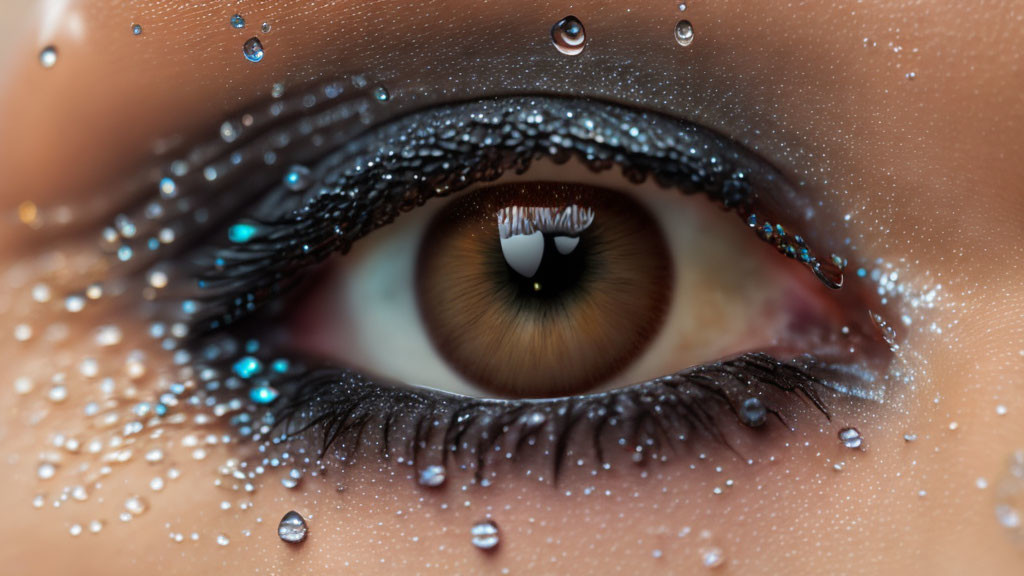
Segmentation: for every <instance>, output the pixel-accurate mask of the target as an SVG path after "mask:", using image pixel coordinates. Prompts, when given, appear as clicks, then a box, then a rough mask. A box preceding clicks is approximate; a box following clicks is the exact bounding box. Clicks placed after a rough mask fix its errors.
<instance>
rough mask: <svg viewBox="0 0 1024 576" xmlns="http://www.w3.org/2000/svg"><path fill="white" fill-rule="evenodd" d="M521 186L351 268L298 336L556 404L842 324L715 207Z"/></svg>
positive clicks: (424, 216)
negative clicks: (557, 399) (562, 399)
mask: <svg viewBox="0 0 1024 576" xmlns="http://www.w3.org/2000/svg"><path fill="white" fill-rule="evenodd" d="M537 177H551V178H561V180H562V181H561V182H558V181H537V180H535V178H537ZM509 179H510V178H503V179H502V180H503V181H505V180H509ZM511 179H513V180H515V181H516V182H514V183H510V184H497V185H485V186H482V187H479V188H476V189H474V190H472V191H468V192H463V193H460V194H459V195H458V196H456V197H452V198H446V199H438V200H434V201H432V202H431V203H429V204H427V205H425V206H423V207H422V208H419V209H417V210H416V211H414V212H411V213H409V214H403V215H402V216H401V217H400V218H399V219H397V220H396V222H395V223H394V224H393V225H392V226H390V227H387V228H385V229H382V230H381V231H380V232H378V233H375V234H374V235H373V236H372V237H369V238H367V239H366V240H365V241H361V242H359V243H358V244H357V245H356V246H355V247H354V249H353V250H352V252H350V253H349V254H346V255H345V256H344V257H341V258H337V259H334V260H333V262H332V264H331V267H330V269H329V271H328V272H327V274H326V275H325V277H323V278H321V279H318V280H317V285H316V286H315V287H314V289H313V290H312V293H313V294H315V295H314V296H313V297H312V298H311V299H309V300H307V302H308V304H306V305H304V306H302V307H301V308H300V310H299V311H298V316H297V318H298V320H297V322H296V324H295V325H294V333H293V335H292V338H293V339H294V341H295V342H297V343H298V346H299V347H303V348H306V349H312V350H316V351H317V352H319V353H321V354H323V355H324V357H326V358H334V359H336V360H339V361H341V362H343V363H344V364H345V365H350V366H355V367H358V368H359V369H360V370H361V371H363V372H365V373H369V374H374V375H377V376H378V377H383V378H386V379H389V380H392V381H395V382H405V383H415V385H417V386H429V387H432V388H436V389H438V390H446V391H451V392H458V393H462V394H469V395H474V396H489V395H490V396H495V395H497V396H501V397H511V398H516V397H548V396H567V395H572V394H580V393H585V392H591V391H594V390H597V389H609V388H617V387H623V386H627V385H630V384H635V383H638V382H645V381H648V380H651V379H654V378H657V377H659V376H664V375H666V374H671V373H674V372H676V371H678V370H680V369H681V368H685V367H688V366H693V365H699V364H701V363H705V362H708V361H711V360H718V359H722V358H727V357H730V356H734V355H738V354H740V353H742V352H748V351H765V350H768V349H777V348H781V347H783V346H785V345H790V346H794V345H797V344H806V343H807V340H809V339H810V338H813V337H816V336H820V335H821V334H825V333H827V332H828V330H829V324H830V323H832V322H834V317H833V315H830V314H831V311H830V310H827V309H826V306H825V303H826V302H827V298H828V296H829V294H827V292H828V291H829V290H828V289H827V288H825V287H823V286H821V285H820V284H819V283H817V282H816V281H815V280H814V278H813V277H811V275H809V274H807V273H806V270H804V269H802V267H801V266H800V265H798V264H796V263H794V262H788V261H786V260H785V259H783V258H780V257H779V255H778V254H775V253H774V251H773V250H772V249H771V247H769V246H766V245H765V244H764V243H763V242H760V241H759V239H758V238H757V237H756V236H755V235H754V234H751V233H750V231H749V229H748V228H747V227H746V226H743V225H742V223H741V222H739V221H738V219H737V218H736V217H735V216H734V215H732V214H729V213H727V212H725V211H724V210H722V209H721V208H720V207H718V206H715V205H713V204H712V203H710V202H708V201H707V200H706V199H705V198H701V197H690V196H684V195H682V194H679V193H678V192H677V191H675V190H665V189H663V188H661V187H659V186H657V184H655V183H654V182H653V181H648V182H646V183H643V184H636V183H631V182H629V181H627V180H626V179H624V178H622V177H621V176H618V175H616V174H614V173H608V172H605V173H594V172H591V171H590V170H588V169H587V168H586V167H584V166H583V165H582V164H581V163H579V162H568V163H566V164H561V165H556V164H553V163H550V162H540V163H538V164H537V165H534V166H533V167H531V169H530V170H529V171H528V172H527V173H525V174H523V175H521V176H515V177H513V178H511ZM570 179H571V182H572V183H567V180H570ZM608 185H613V186H614V188H609V187H607V186H608ZM798 340H799V342H798Z"/></svg>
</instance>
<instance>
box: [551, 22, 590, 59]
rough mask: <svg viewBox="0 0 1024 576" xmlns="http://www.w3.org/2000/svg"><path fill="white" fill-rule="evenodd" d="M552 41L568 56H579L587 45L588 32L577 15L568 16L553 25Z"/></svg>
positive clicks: (556, 47)
mask: <svg viewBox="0 0 1024 576" xmlns="http://www.w3.org/2000/svg"><path fill="white" fill-rule="evenodd" d="M551 42H552V43H553V44H554V45H555V49H556V50H558V51H559V52H561V53H562V54H565V55H566V56H577V55H579V54H580V53H581V52H583V49H584V48H586V46H587V32H586V30H584V29H583V23H582V22H580V21H579V19H578V18H576V17H575V16H566V17H565V18H563V19H561V20H559V21H558V22H557V23H556V24H555V25H554V26H552V27H551Z"/></svg>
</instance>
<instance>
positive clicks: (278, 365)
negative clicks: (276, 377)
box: [270, 358, 291, 374]
mask: <svg viewBox="0 0 1024 576" xmlns="http://www.w3.org/2000/svg"><path fill="white" fill-rule="evenodd" d="M290 367H291V363H290V362H288V359H287V358H278V359H277V360H274V361H273V362H272V363H271V364H270V369H271V370H273V371H274V372H277V373H278V374H284V373H285V372H287V371H288V368H290Z"/></svg>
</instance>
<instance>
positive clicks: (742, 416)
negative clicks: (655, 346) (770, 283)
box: [228, 353, 849, 480]
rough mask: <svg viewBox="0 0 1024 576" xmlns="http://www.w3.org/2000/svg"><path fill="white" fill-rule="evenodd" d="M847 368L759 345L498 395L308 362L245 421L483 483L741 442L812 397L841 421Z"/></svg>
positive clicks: (281, 438)
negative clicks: (547, 392)
mask: <svg viewBox="0 0 1024 576" xmlns="http://www.w3.org/2000/svg"><path fill="white" fill-rule="evenodd" d="M845 370H846V367H845V366H839V365H831V364H828V363H825V362H822V361H820V360H817V359H815V358H812V357H810V356H803V357H800V358H798V359H795V360H791V361H782V360H779V359H776V358H774V357H772V356H770V355H768V354H763V353H751V354H743V355H741V356H737V357H735V358H732V359H730V360H726V361H722V362H717V363H713V364H708V365H704V366H699V367H695V368H690V369H688V370H685V371H682V372H679V373H676V374H673V375H669V376H666V377H663V378H658V379H656V380H652V381H650V382H646V383H643V384H638V385H635V386H631V387H628V388H622V389H618V390H612V391H608V392H603V393H597V394H590V395H583V396H574V397H566V398H557V399H546V400H487V399H479V398H470V397H465V396H457V395H453V394H448V393H444V392H440V391H434V390H425V389H418V390H413V389H409V388H404V387H397V386H389V385H381V384H377V383H374V382H372V381H370V380H369V379H368V378H367V377H365V376H363V375H361V374H358V373H355V372H352V371H349V370H343V369H336V368H323V369H318V368H312V369H296V370H295V372H301V373H296V374H293V373H288V374H282V375H278V376H277V377H268V378H265V379H260V380H259V381H258V384H256V386H260V387H268V386H269V387H274V389H275V390H276V391H277V392H279V393H280V397H279V398H278V399H277V400H276V401H275V402H274V403H273V404H272V405H271V406H268V407H266V408H255V407H253V408H252V409H251V416H250V417H247V418H241V419H238V418H236V422H240V423H242V424H244V425H245V426H246V427H248V423H249V422H252V421H256V422H261V423H263V426H262V427H261V428H260V429H259V430H257V431H256V432H255V433H252V434H251V435H250V438H251V439H252V440H255V441H257V442H267V443H269V444H282V443H285V442H289V441H295V440H298V441H300V442H309V443H311V445H310V446H307V448H311V449H313V450H315V451H316V452H317V453H318V455H319V457H321V458H323V457H325V456H326V455H328V454H331V453H333V454H334V455H336V456H337V458H338V460H339V461H340V462H343V463H350V462H352V461H353V460H354V459H355V458H356V457H357V456H358V455H359V454H360V452H361V451H362V450H363V449H364V448H367V447H371V446H376V450H377V451H378V452H379V455H380V456H381V457H382V458H383V459H386V460H387V459H394V460H397V461H399V462H406V463H415V464H416V465H417V466H419V467H420V468H423V467H424V466H428V465H436V466H441V467H443V469H445V470H449V469H452V468H455V469H460V470H469V471H472V472H473V473H474V474H475V476H476V477H477V478H478V479H483V478H485V477H486V476H487V475H488V473H489V471H490V467H491V465H492V464H494V463H495V462H493V461H492V460H493V458H495V457H496V458H497V459H498V461H500V460H519V459H521V458H526V457H531V456H542V457H545V458H547V459H548V460H549V463H550V467H551V470H552V474H553V477H554V478H555V479H556V480H557V478H558V476H559V475H560V473H561V472H562V471H563V470H564V468H565V465H566V463H567V460H568V459H569V457H570V456H573V455H574V457H575V458H581V457H582V455H583V454H587V455H589V456H592V457H593V461H594V462H596V466H601V465H605V464H606V463H609V462H611V461H612V460H613V459H614V458H615V456H614V455H612V454H611V453H610V450H611V449H617V450H618V451H619V453H628V455H629V459H630V460H631V461H633V462H635V463H643V462H647V461H654V460H667V458H668V455H669V454H672V453H675V452H678V451H679V448H680V447H697V446H702V445H703V444H701V442H707V441H710V442H712V443H714V444H718V445H725V446H730V441H729V439H728V438H729V436H730V434H732V433H734V430H730V429H729V428H728V427H729V426H730V425H732V426H734V427H735V426H736V425H737V424H739V425H743V426H744V427H746V428H761V427H766V425H767V421H768V420H769V419H770V418H774V419H775V420H776V421H778V422H779V423H781V424H782V425H784V426H788V424H787V419H786V414H787V413H792V412H795V410H796V408H797V407H798V406H799V404H801V403H802V404H805V405H810V406H812V407H813V408H814V409H815V410H816V411H818V412H820V413H821V414H823V415H824V416H825V417H826V418H829V417H830V414H829V410H828V407H827V404H826V397H829V398H836V397H839V396H840V395H839V393H837V392H835V390H834V385H833V384H831V383H830V381H835V380H836V379H839V378H843V379H845V380H847V381H848V380H849V376H848V375H846V374H845V373H844V371H845ZM275 380H276V381H275ZM228 388H240V386H239V383H238V382H235V383H234V386H231V385H229V386H228ZM495 455H497V456H495Z"/></svg>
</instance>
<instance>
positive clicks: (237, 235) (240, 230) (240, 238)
mask: <svg viewBox="0 0 1024 576" xmlns="http://www.w3.org/2000/svg"><path fill="white" fill-rule="evenodd" d="M258 231H259V229H258V228H256V226H255V225H253V224H233V225H232V226H231V227H230V228H228V240H231V241H232V242H234V243H235V244H245V243H246V242H248V241H250V240H252V239H253V237H254V236H256V233H257V232H258Z"/></svg>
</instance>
